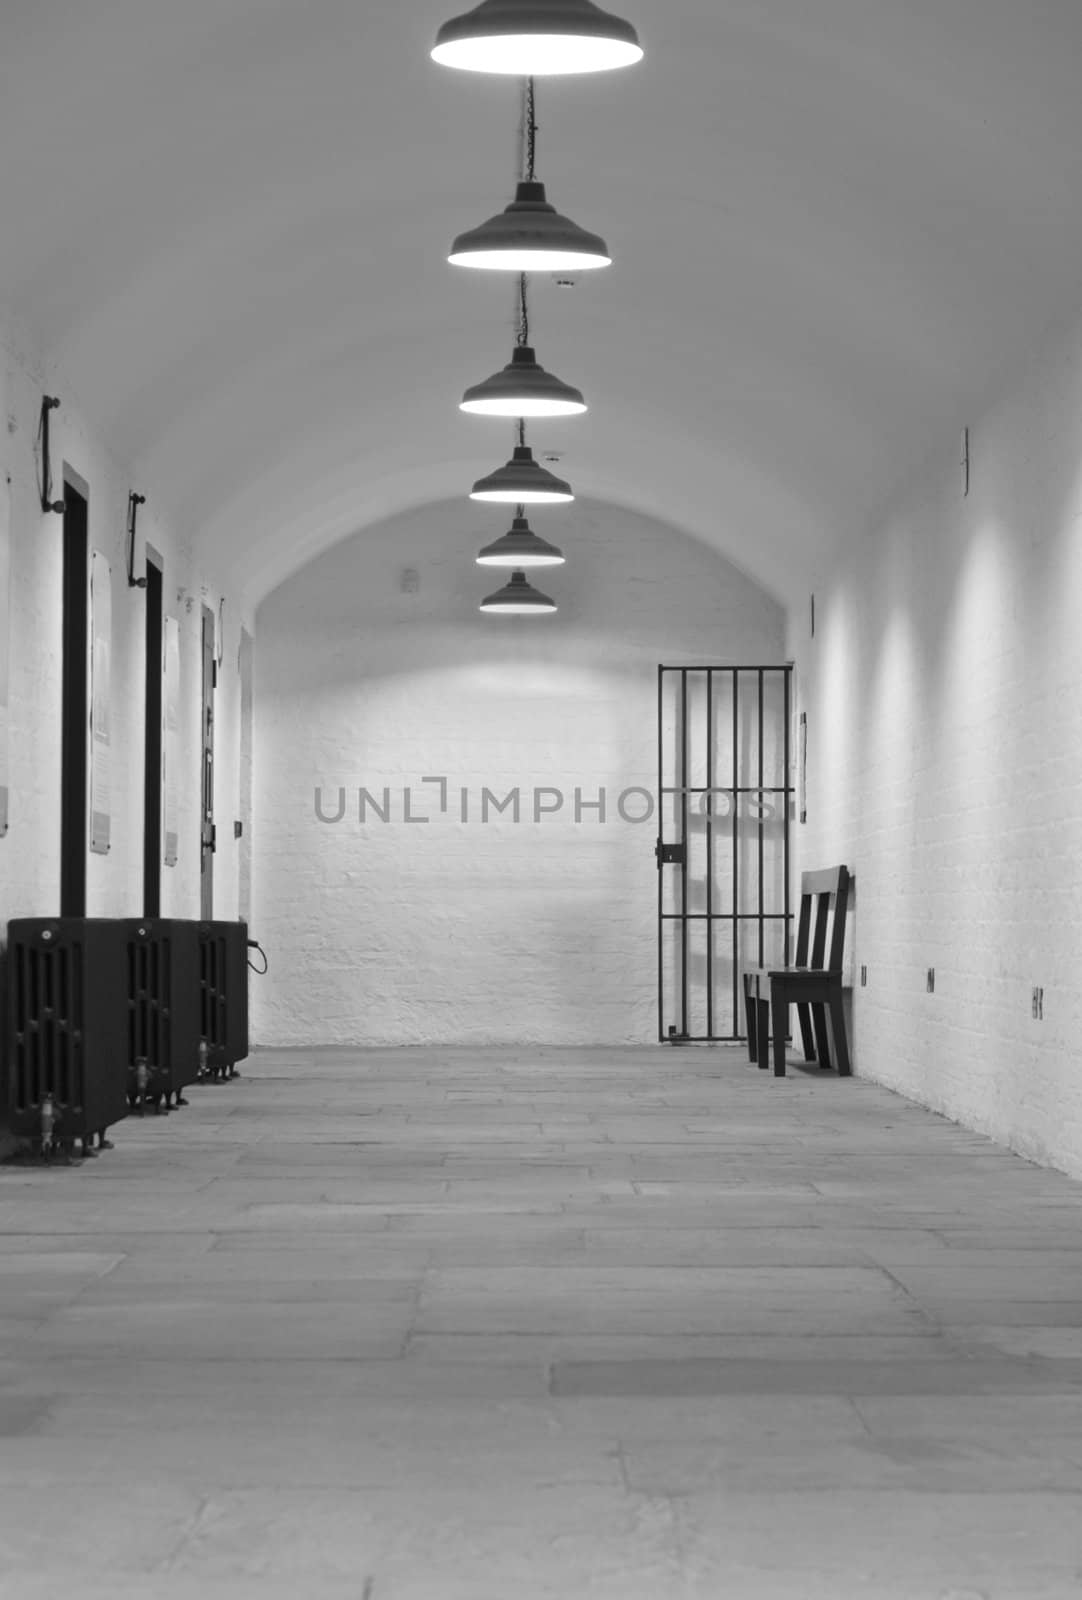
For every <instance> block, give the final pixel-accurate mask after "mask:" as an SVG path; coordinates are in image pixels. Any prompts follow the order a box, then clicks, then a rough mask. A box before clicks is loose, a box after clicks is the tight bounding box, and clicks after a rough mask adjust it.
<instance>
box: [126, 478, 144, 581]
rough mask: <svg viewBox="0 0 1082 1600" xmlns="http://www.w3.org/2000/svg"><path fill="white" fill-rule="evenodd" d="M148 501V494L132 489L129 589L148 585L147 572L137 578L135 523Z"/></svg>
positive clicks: (129, 507) (129, 534)
mask: <svg viewBox="0 0 1082 1600" xmlns="http://www.w3.org/2000/svg"><path fill="white" fill-rule="evenodd" d="M146 503H147V497H146V495H145V494H136V493H135V490H134V489H133V490H132V492H131V494H129V496H128V588H129V589H145V588H146V586H147V580H146V575H145V573H144V575H143V577H141V578H137V577H136V576H135V525H136V522H137V521H138V517H139V507H140V506H145V505H146Z"/></svg>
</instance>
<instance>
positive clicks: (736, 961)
mask: <svg viewBox="0 0 1082 1600" xmlns="http://www.w3.org/2000/svg"><path fill="white" fill-rule="evenodd" d="M739 788H740V668H739V667H734V668H733V1033H734V1034H735V1032H736V1021H737V1018H738V1017H739V1015H740V1001H739V993H738V991H739V987H740V877H739V874H740V817H739V813H740V795H739V794H738V793H737V791H738V789H739Z"/></svg>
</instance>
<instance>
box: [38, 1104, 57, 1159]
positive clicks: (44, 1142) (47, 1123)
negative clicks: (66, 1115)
mask: <svg viewBox="0 0 1082 1600" xmlns="http://www.w3.org/2000/svg"><path fill="white" fill-rule="evenodd" d="M55 1127H56V1102H55V1101H54V1100H53V1097H52V1095H51V1094H47V1095H46V1096H45V1098H44V1099H43V1100H42V1102H41V1153H42V1155H43V1156H47V1155H49V1154H50V1152H51V1151H52V1150H53V1149H54V1148H55V1143H56V1142H55V1140H54V1139H53V1130H54V1129H55Z"/></svg>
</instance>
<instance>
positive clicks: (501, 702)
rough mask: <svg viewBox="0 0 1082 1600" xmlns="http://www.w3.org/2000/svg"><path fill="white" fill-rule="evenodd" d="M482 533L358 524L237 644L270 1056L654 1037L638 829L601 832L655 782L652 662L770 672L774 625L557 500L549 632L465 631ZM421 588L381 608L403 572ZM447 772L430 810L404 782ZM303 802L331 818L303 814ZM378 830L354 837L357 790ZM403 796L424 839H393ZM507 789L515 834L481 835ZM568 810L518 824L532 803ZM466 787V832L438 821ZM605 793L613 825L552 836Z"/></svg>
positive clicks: (653, 944)
mask: <svg viewBox="0 0 1082 1600" xmlns="http://www.w3.org/2000/svg"><path fill="white" fill-rule="evenodd" d="M497 523H498V513H494V511H488V510H485V511H481V510H479V509H477V508H474V507H471V506H469V504H468V503H463V504H458V503H456V504H454V505H450V506H448V505H443V506H434V507H430V508H427V509H425V510H423V511H419V512H417V513H414V514H413V515H411V516H408V517H400V518H397V519H395V520H394V521H393V522H390V523H388V524H386V525H384V526H383V527H381V528H375V529H371V530H369V531H367V532H365V533H364V534H362V535H359V536H358V537H357V538H355V539H353V540H352V541H350V542H349V543H347V544H345V545H343V546H341V547H339V548H338V549H337V550H335V551H332V552H331V553H330V554H329V555H327V556H325V557H323V558H322V559H321V560H320V561H318V562H316V563H315V564H314V565H313V566H312V567H310V568H308V569H306V570H305V571H303V572H302V573H300V574H298V576H297V577H295V578H294V579H293V580H292V581H290V582H289V583H287V584H286V585H284V586H283V588H282V589H280V590H279V591H278V592H277V593H276V594H275V595H273V596H272V597H271V598H270V599H269V600H268V601H267V602H266V603H265V604H264V606H263V607H262V608H261V610H260V613H259V617H258V630H257V696H256V704H257V710H256V793H257V807H258V818H257V822H258V828H257V835H256V862H255V895H256V918H255V921H256V925H257V926H258V929H259V932H260V936H261V937H262V938H263V940H264V942H265V944H266V946H267V950H268V955H269V956H270V959H271V962H272V971H273V981H266V982H264V983H259V982H255V983H253V991H252V992H253V1007H254V1011H253V1016H254V1032H255V1036H256V1037H257V1038H258V1039H260V1040H261V1041H263V1042H265V1043H269V1044H306V1043H311V1042H313V1041H318V1042H320V1043H330V1044H345V1043H381V1044H383V1043H387V1044H418V1043H439V1042H450V1041H454V1042H478V1043H480V1042H499V1043H509V1044H510V1043H514V1042H516V1041H528V1042H540V1043H546V1044H565V1045H574V1044H585V1043H594V1042H607V1043H614V1044H617V1043H646V1042H649V1041H651V1040H653V1039H656V1037H657V1009H656V1006H657V1001H656V994H657V933H656V907H657V870H656V867H655V863H654V839H655V837H656V831H657V830H656V825H655V824H654V823H650V824H647V825H645V826H639V827H636V826H629V825H628V824H626V823H622V822H620V821H619V819H618V818H616V817H615V805H616V800H617V798H618V796H619V795H620V794H621V793H622V792H623V791H624V790H625V789H626V788H628V787H630V786H632V785H642V786H644V787H646V788H647V789H648V790H650V791H651V792H653V791H654V789H655V788H656V783H657V773H656V766H657V673H656V669H657V666H658V663H659V662H666V663H669V662H671V663H673V664H680V663H682V662H683V663H687V662H695V661H700V662H716V663H729V662H745V663H747V662H755V663H759V662H764V661H765V662H774V661H780V660H781V659H782V658H783V643H784V622H783V616H782V613H781V610H780V608H779V607H778V606H777V605H776V604H775V602H773V601H772V600H771V599H769V598H768V597H767V596H766V595H765V594H763V593H762V591H761V590H759V589H758V588H757V587H756V586H755V585H754V584H752V583H750V582H749V581H748V580H747V579H746V578H744V577H742V576H741V575H740V574H739V573H737V572H736V571H734V570H733V568H731V567H730V566H728V565H727V564H726V563H725V562H723V561H722V560H721V559H720V558H719V557H718V556H716V555H715V554H713V553H712V552H710V551H709V550H707V549H706V548H705V547H704V546H702V545H701V544H698V543H696V542H693V541H691V540H689V539H687V538H686V537H684V536H683V535H681V534H679V533H678V532H676V531H675V530H673V529H671V528H666V527H662V526H659V525H658V524H656V523H652V522H649V521H647V520H645V519H643V518H641V517H637V516H634V515H632V514H629V513H626V512H623V511H616V510H613V509H611V508H603V507H600V506H596V505H590V504H586V505H583V504H581V503H577V504H576V505H575V506H574V507H573V508H571V510H570V512H569V513H568V514H566V515H564V516H561V515H559V514H557V513H549V514H548V516H545V515H544V513H542V514H540V515H539V516H538V517H537V518H536V519H535V521H534V526H535V527H536V528H537V530H538V531H539V532H543V533H545V534H546V535H549V534H551V536H552V537H553V538H555V539H556V540H557V541H558V542H559V543H560V544H561V545H562V546H563V548H564V550H565V552H566V554H567V557H568V565H567V566H566V567H565V568H563V569H560V570H559V571H556V572H548V571H546V572H544V573H542V574H538V576H537V578H536V583H537V586H538V587H540V588H542V589H544V590H546V592H548V593H551V594H552V595H553V597H554V598H556V599H557V600H558V601H559V603H560V607H561V609H560V612H559V614H558V615H557V616H555V617H549V618H529V619H521V620H520V619H506V618H494V617H482V616H479V615H478V612H477V609H476V608H477V605H478V602H479V600H480V598H481V596H482V595H484V594H486V593H487V592H489V591H490V590H492V589H495V588H497V587H498V586H499V583H500V582H501V581H502V580H501V578H500V575H499V574H498V573H494V572H493V571H491V570H488V571H484V570H482V569H481V568H478V567H476V566H475V565H474V556H475V555H476V552H477V549H478V548H479V546H480V545H481V544H482V543H486V542H488V540H489V539H491V538H493V537H495V535H496V533H497V532H499V531H502V530H501V528H500V527H499V526H498V525H497ZM405 567H412V568H415V569H416V570H417V571H418V572H419V573H420V575H421V590H420V593H419V594H416V595H406V594H403V593H402V592H401V587H400V578H401V571H402V569H403V568H405ZM428 774H446V775H447V777H448V779H449V782H450V795H449V801H450V809H449V812H448V815H446V816H442V815H439V814H438V813H437V810H436V807H435V806H434V805H433V803H432V801H433V800H434V799H435V798H436V795H435V791H434V790H429V791H427V793H428V794H429V795H430V796H431V797H432V798H431V799H430V800H429V801H428V802H427V803H425V801H424V800H423V798H422V787H421V785H420V779H421V778H423V777H424V776H425V775H428ZM317 784H324V785H326V786H328V788H329V790H330V791H331V792H330V793H329V795H328V801H329V804H330V808H331V811H332V814H333V811H334V810H335V809H336V800H337V790H338V787H339V785H345V786H346V787H347V789H348V791H349V795H350V800H349V810H348V813H347V820H346V821H344V822H343V823H341V824H339V825H335V826H329V825H323V824H320V823H319V822H317V821H316V819H315V815H314V791H315V788H316V785H317ZM362 785H365V786H367V787H368V788H369V789H370V790H372V791H373V792H374V793H376V795H377V797H378V796H379V795H380V793H381V791H382V789H383V787H384V786H385V785H388V786H389V787H390V788H391V790H392V802H393V805H394V813H393V815H394V820H393V821H392V822H391V823H389V824H383V823H380V822H375V821H371V820H370V821H369V822H368V824H367V825H366V826H364V827H362V826H360V824H359V823H358V821H357V801H356V795H357V790H358V788H359V787H360V786H362ZM406 785H409V786H411V787H412V789H413V790H414V805H415V808H416V810H417V811H418V812H421V813H423V812H426V811H427V812H428V813H430V814H432V817H433V820H432V821H431V822H429V823H428V824H427V825H418V826H407V825H406V824H405V823H404V822H403V820H402V790H403V787H404V786H406ZM486 785H487V786H488V787H489V788H490V789H492V790H494V791H495V792H496V793H497V794H498V795H500V796H503V795H504V794H506V793H507V791H508V789H510V788H512V787H514V786H516V785H519V786H521V788H522V791H523V814H522V821H521V823H520V824H519V825H518V826H515V825H514V824H513V823H512V821H511V819H510V816H508V817H506V818H500V817H496V816H493V817H492V818H491V820H490V821H489V823H488V824H487V825H483V824H482V823H481V822H480V820H478V819H479V813H480V802H481V793H482V789H483V788H484V787H485V786H486ZM547 785H555V786H558V787H559V788H560V789H562V790H563V791H564V793H565V795H566V796H567V808H566V809H565V811H564V812H563V813H562V815H560V816H558V817H553V818H547V819H545V820H544V821H543V822H542V823H541V824H540V825H535V824H534V823H533V821H532V815H533V812H532V799H533V790H534V788H535V786H542V787H543V786H547ZM463 786H465V787H467V788H468V790H469V791H470V795H471V802H472V805H473V808H474V809H473V820H471V821H470V822H469V823H468V824H467V825H465V826H464V825H463V824H462V823H461V821H460V819H459V810H458V806H459V790H460V788H461V787H463ZM576 786H578V787H581V788H582V790H583V791H584V798H596V795H597V793H598V790H599V789H600V788H601V787H604V788H605V789H606V790H607V792H608V797H609V804H610V807H611V808H612V812H613V819H612V820H609V821H607V822H606V824H605V825H604V826H601V825H599V823H598V822H597V821H596V820H595V817H596V814H595V813H591V812H587V813H585V816H584V820H583V821H582V822H581V823H580V824H576V823H575V820H574V790H575V788H576Z"/></svg>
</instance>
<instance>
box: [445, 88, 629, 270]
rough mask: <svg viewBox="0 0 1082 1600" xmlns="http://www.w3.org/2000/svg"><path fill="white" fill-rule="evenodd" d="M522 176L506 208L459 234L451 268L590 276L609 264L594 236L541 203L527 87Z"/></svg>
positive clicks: (605, 248) (534, 123) (530, 90)
mask: <svg viewBox="0 0 1082 1600" xmlns="http://www.w3.org/2000/svg"><path fill="white" fill-rule="evenodd" d="M524 131H525V135H526V162H525V166H526V174H525V177H524V178H523V179H522V181H521V182H520V183H519V185H518V187H517V189H516V190H515V198H514V199H513V200H512V202H511V204H510V205H509V206H507V207H506V208H505V209H504V210H503V211H501V212H499V213H498V214H497V215H496V216H494V217H489V218H488V220H487V221H486V222H482V223H481V225H480V227H477V228H470V229H469V230H468V231H467V232H466V233H460V234H459V236H458V238H457V239H456V240H455V242H454V244H453V245H452V246H451V254H450V255H449V256H448V258H447V259H448V260H449V261H450V263H451V265H452V266H454V267H476V268H480V269H481V270H482V271H488V272H590V271H594V270H595V269H596V268H598V267H608V266H611V265H612V257H611V256H610V255H609V247H608V245H607V244H606V243H605V241H604V239H602V238H601V237H600V235H599V234H596V233H587V232H586V230H585V228H580V227H579V225H578V223H577V222H572V221H571V219H570V217H563V216H561V215H560V213H559V212H558V211H557V210H556V207H555V206H554V205H551V204H550V203H549V201H548V200H547V199H546V198H545V185H544V184H543V183H538V182H537V179H536V176H535V165H536V159H535V158H536V151H537V121H536V117H535V113H534V86H533V79H532V78H530V79H528V81H527V85H526V116H525V129H524Z"/></svg>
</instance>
